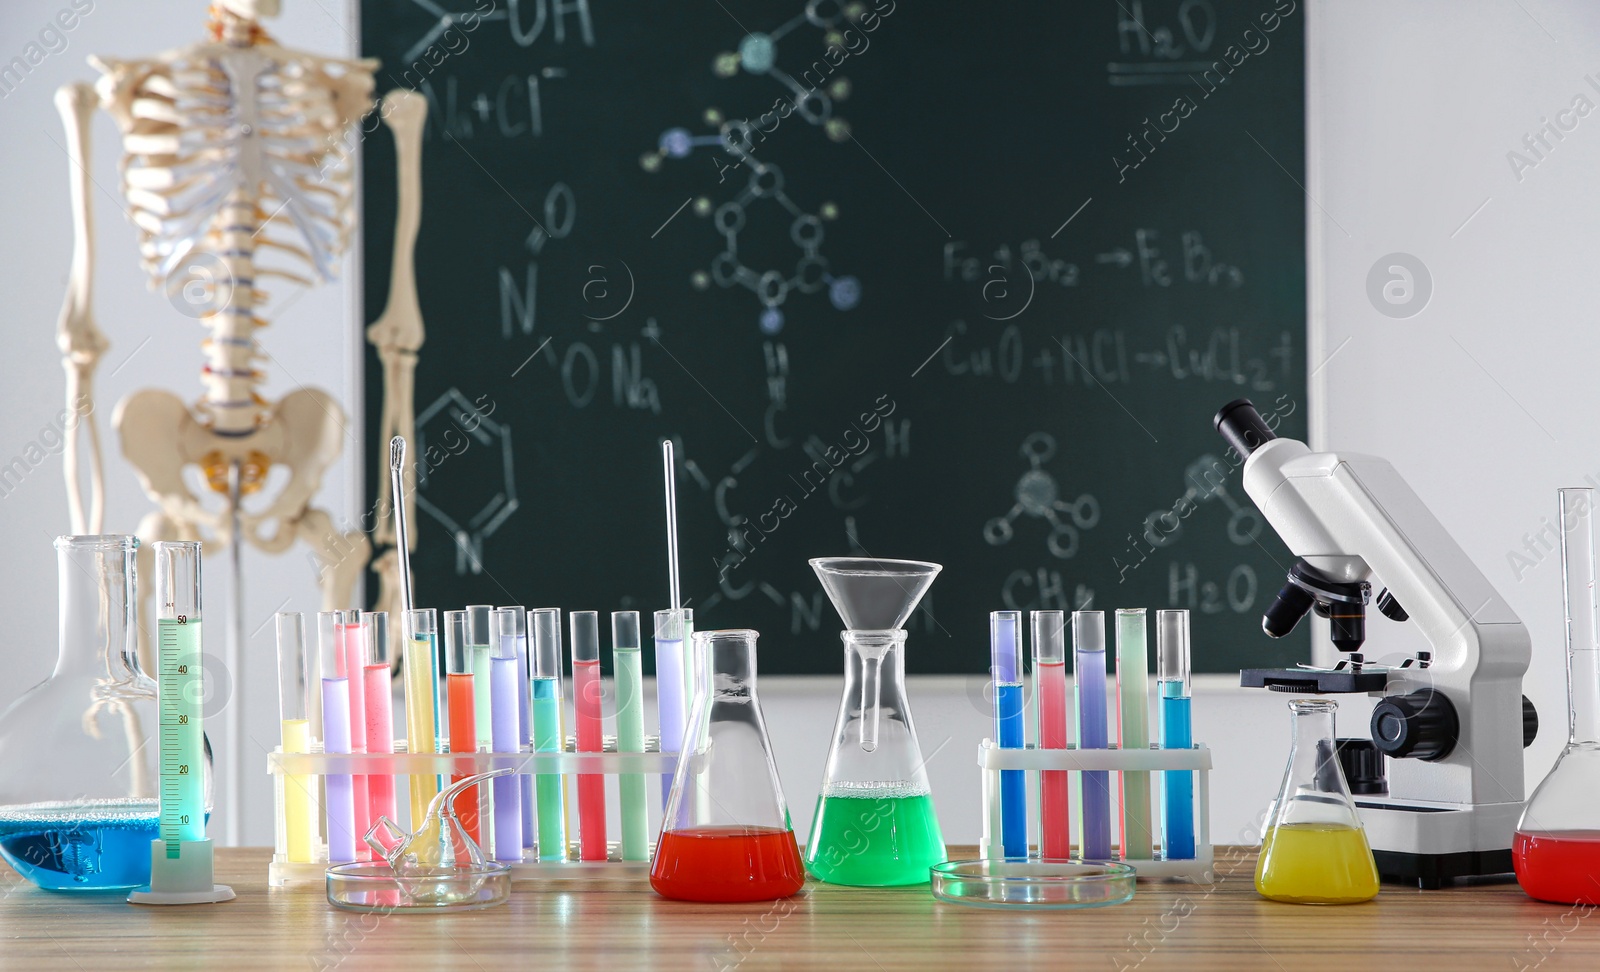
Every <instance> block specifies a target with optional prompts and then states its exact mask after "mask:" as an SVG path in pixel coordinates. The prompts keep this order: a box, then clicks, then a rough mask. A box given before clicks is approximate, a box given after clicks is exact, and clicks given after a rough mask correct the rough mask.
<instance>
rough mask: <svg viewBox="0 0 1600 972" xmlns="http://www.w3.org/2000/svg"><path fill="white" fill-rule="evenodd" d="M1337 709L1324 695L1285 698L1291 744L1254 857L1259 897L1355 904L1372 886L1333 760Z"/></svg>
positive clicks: (1351, 806) (1374, 876)
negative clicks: (1257, 856)
mask: <svg viewBox="0 0 1600 972" xmlns="http://www.w3.org/2000/svg"><path fill="white" fill-rule="evenodd" d="M1337 709H1338V705H1337V704H1336V703H1334V702H1331V701H1328V700H1325V699H1294V700H1293V701H1291V702H1290V703H1289V711H1290V713H1291V719H1290V721H1291V723H1292V725H1293V727H1294V748H1293V749H1292V750H1291V751H1290V752H1289V767H1288V769H1287V770H1285V771H1284V775H1283V787H1282V788H1281V789H1280V790H1279V791H1278V799H1277V802H1275V803H1274V804H1273V805H1272V812H1271V813H1270V814H1269V815H1268V819H1267V831H1266V835H1265V836H1264V837H1263V838H1262V840H1261V859H1260V861H1259V862H1258V863H1257V864H1256V891H1257V892H1259V893H1260V894H1261V896H1262V897H1264V898H1270V899H1272V900H1273V901H1287V902H1290V903H1292V904H1356V903H1358V902H1361V901H1370V900H1371V899H1372V898H1374V897H1376V896H1377V894H1378V867H1377V865H1376V864H1375V863H1374V862H1373V860H1372V848H1370V847H1369V846H1367V834H1366V831H1365V830H1363V829H1361V818H1360V817H1358V816H1357V815H1356V805H1355V801H1354V800H1352V799H1351V798H1350V788H1349V786H1348V785H1347V784H1346V783H1345V779H1344V771H1343V770H1341V769H1340V768H1339V757H1338V749H1337V746H1336V744H1335V736H1334V731H1333V714H1334V712H1335V711H1336V710H1337Z"/></svg>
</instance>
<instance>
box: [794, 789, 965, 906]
mask: <svg viewBox="0 0 1600 972" xmlns="http://www.w3.org/2000/svg"><path fill="white" fill-rule="evenodd" d="M806 856H807V865H806V866H807V868H808V869H809V870H810V871H811V875H812V876H813V877H815V878H816V879H817V880H819V881H827V882H828V883H829V884H844V885H855V886H858V887H878V888H881V887H897V886H902V885H908V884H926V883H928V868H930V867H932V866H933V865H935V864H938V863H940V862H942V861H944V860H945V849H944V836H943V834H942V833H941V832H940V830H939V818H938V817H936V816H935V815H934V812H933V798H932V797H931V796H930V795H929V794H928V792H927V791H926V790H924V791H923V792H921V793H917V792H915V791H914V790H913V789H912V788H910V787H906V786H898V787H896V786H880V787H872V786H861V785H860V784H856V785H854V786H850V785H840V784H834V785H833V786H830V787H829V788H828V789H827V790H824V792H823V794H822V796H820V797H819V798H818V799H817V815H816V819H815V820H813V821H812V823H811V840H810V842H809V846H808V847H807V855H806Z"/></svg>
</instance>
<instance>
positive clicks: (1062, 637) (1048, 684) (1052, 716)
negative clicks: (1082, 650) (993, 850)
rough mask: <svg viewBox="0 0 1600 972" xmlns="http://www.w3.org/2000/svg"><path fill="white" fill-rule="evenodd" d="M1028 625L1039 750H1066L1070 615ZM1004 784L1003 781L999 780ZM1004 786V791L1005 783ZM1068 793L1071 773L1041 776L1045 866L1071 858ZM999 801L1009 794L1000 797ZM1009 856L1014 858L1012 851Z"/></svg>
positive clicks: (1041, 616) (1044, 614)
mask: <svg viewBox="0 0 1600 972" xmlns="http://www.w3.org/2000/svg"><path fill="white" fill-rule="evenodd" d="M1028 620H1029V621H1030V622H1031V623H1032V626H1033V641H1032V650H1033V704H1034V709H1035V710H1036V711H1037V713H1038V718H1039V748H1040V749H1066V748H1067V735H1068V733H1067V633H1066V624H1067V622H1066V615H1064V614H1063V613H1062V612H1060V611H1034V612H1032V613H1031V614H1030V615H1029V619H1028ZM992 624H993V622H991V626H992ZM1019 775H1020V774H1019ZM1004 779H1005V777H1004V776H1003V775H1002V776H1001V780H1002V781H1003V780H1004ZM1001 786H1002V787H1004V783H1003V782H1002V784H1001ZM1070 793H1071V774H1070V773H1068V772H1067V771H1065V770H1044V771H1042V772H1041V773H1040V774H1039V856H1040V857H1043V858H1044V859H1046V860H1065V859H1067V858H1069V857H1071V856H1072V831H1071V825H1070V820H1069V818H1070V812H1069V811H1070V805H1071V797H1070ZM1001 796H1002V798H1004V797H1005V796H1006V794H1005V793H1004V792H1002V794H1001ZM1003 817H1004V814H1003V813H1002V818H1003ZM1003 830H1004V824H1003V823H1002V831H1003ZM1025 850H1026V840H1024V851H1025ZM1005 853H1006V854H1007V856H1010V855H1011V851H1010V849H1009V848H1007V849H1006V851H1005Z"/></svg>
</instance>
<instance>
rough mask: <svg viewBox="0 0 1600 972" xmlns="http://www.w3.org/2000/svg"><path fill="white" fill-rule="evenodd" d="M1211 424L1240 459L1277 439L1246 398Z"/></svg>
mask: <svg viewBox="0 0 1600 972" xmlns="http://www.w3.org/2000/svg"><path fill="white" fill-rule="evenodd" d="M1211 424H1212V425H1213V426H1215V427H1216V430H1217V431H1218V432H1220V433H1221V434H1222V437H1223V438H1224V439H1226V440H1228V445H1231V446H1233V448H1234V451H1236V452H1238V453H1239V456H1240V458H1249V456H1250V453H1252V452H1254V451H1256V450H1257V449H1259V448H1261V446H1263V445H1265V444H1266V443H1268V442H1271V441H1272V440H1273V439H1276V438H1277V436H1276V435H1274V434H1273V432H1272V430H1271V429H1269V428H1267V423H1266V420H1264V419H1263V418H1262V417H1261V413H1260V412H1258V411H1256V407H1255V404H1254V403H1252V402H1251V401H1250V399H1248V398H1236V399H1234V400H1233V401H1231V402H1229V403H1228V404H1226V405H1224V406H1222V408H1221V409H1220V410H1218V412H1217V414H1216V416H1215V417H1214V418H1213V419H1212V420H1211ZM1296 620H1298V619H1296Z"/></svg>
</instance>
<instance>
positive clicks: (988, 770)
mask: <svg viewBox="0 0 1600 972" xmlns="http://www.w3.org/2000/svg"><path fill="white" fill-rule="evenodd" d="M978 767H979V769H980V770H981V771H982V777H983V807H984V810H983V840H982V842H981V843H980V844H979V845H978V854H979V856H980V857H985V858H999V857H1004V856H1005V851H1004V850H1003V848H1002V845H1001V841H1000V832H1001V801H1000V771H1001V770H1025V771H1027V772H1028V773H1029V774H1030V779H1031V781H1032V783H1033V784H1034V786H1031V787H1030V788H1029V792H1030V799H1029V801H1028V823H1029V830H1030V833H1037V832H1038V829H1039V804H1038V801H1037V800H1036V799H1032V798H1031V794H1032V793H1034V792H1036V787H1037V784H1038V773H1039V772H1040V771H1041V770H1066V771H1067V772H1070V773H1072V774H1074V776H1073V777H1072V778H1071V781H1072V784H1073V785H1072V792H1073V793H1074V805H1073V817H1074V818H1075V819H1076V818H1079V817H1080V815H1081V810H1082V808H1081V806H1080V805H1079V803H1078V800H1077V796H1076V794H1079V793H1081V792H1082V787H1081V786H1080V785H1079V784H1080V783H1081V781H1082V779H1083V777H1082V775H1081V774H1082V773H1083V772H1084V771H1085V770H1105V771H1108V772H1113V773H1122V772H1125V771H1126V772H1146V771H1147V772H1151V773H1158V772H1161V771H1164V770H1189V771H1191V772H1193V773H1194V776H1195V787H1194V790H1193V792H1194V804H1195V806H1194V811H1195V848H1194V850H1195V856H1194V857H1193V858H1189V859H1184V860H1163V859H1161V858H1159V857H1157V858H1154V859H1149V860H1141V859H1129V858H1123V857H1121V856H1120V854H1121V852H1122V848H1121V847H1120V836H1119V838H1118V844H1116V845H1113V847H1112V851H1113V853H1114V854H1116V855H1119V856H1117V857H1116V858H1115V859H1116V860H1118V861H1121V862H1122V863H1124V864H1127V865H1129V866H1131V867H1132V868H1133V869H1134V870H1135V871H1137V872H1138V876H1139V877H1141V878H1186V879H1189V880H1193V881H1207V880H1209V879H1210V875H1211V867H1212V863H1213V860H1214V854H1213V851H1212V847H1211V750H1209V749H1207V748H1206V747H1205V746H1200V745H1197V746H1195V747H1194V748H1193V749H1157V748H1155V747H1151V748H1149V749H1127V750H1125V749H1118V748H1116V747H1115V746H1113V747H1111V748H1109V749H1078V748H1077V747H1076V746H1068V747H1067V748H1066V749H1039V748H1038V747H1036V746H1033V745H1029V746H1028V747H1027V748H1026V749H1002V748H1000V747H999V746H996V745H995V744H994V742H993V740H990V739H985V740H984V741H983V742H982V743H980V744H979V746H978ZM1158 782H1159V781H1156V780H1152V783H1153V784H1155V783H1158ZM1120 790H1121V787H1120V786H1117V787H1115V788H1114V792H1116V793H1117V794H1118V796H1114V797H1113V799H1112V806H1113V807H1114V808H1115V807H1116V806H1117V805H1118V800H1119V799H1120ZM1151 790H1152V795H1154V794H1155V793H1156V792H1159V790H1160V787H1159V785H1153V786H1152V787H1151ZM1112 817H1113V820H1115V821H1117V822H1118V825H1119V826H1120V821H1121V815H1120V814H1116V813H1114V814H1113V815H1112ZM1149 819H1150V821H1151V823H1152V825H1153V829H1156V830H1157V831H1158V832H1159V828H1158V827H1154V825H1156V824H1159V822H1160V815H1159V803H1157V804H1156V805H1155V806H1153V807H1152V808H1151V811H1150V816H1149ZM1080 826H1081V825H1080ZM1073 836H1074V837H1075V838H1077V839H1075V840H1073V841H1072V846H1073V847H1074V849H1077V848H1081V847H1082V846H1083V843H1082V834H1081V833H1080V832H1078V831H1077V830H1074V832H1073ZM1029 853H1030V855H1036V854H1037V853H1038V848H1037V847H1036V846H1030V848H1029Z"/></svg>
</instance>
